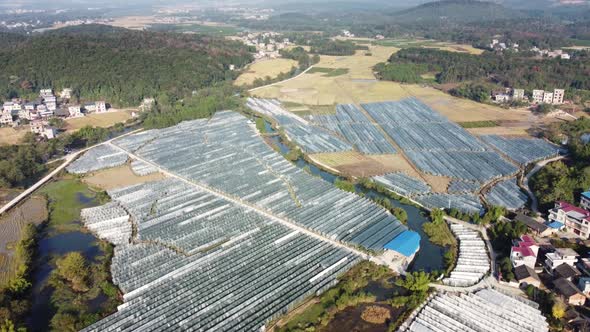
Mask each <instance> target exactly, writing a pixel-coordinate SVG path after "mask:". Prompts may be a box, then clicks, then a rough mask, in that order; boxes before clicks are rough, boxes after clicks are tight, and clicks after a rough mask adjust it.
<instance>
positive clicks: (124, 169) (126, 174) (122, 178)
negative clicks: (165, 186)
mask: <svg viewBox="0 0 590 332" xmlns="http://www.w3.org/2000/svg"><path fill="white" fill-rule="evenodd" d="M164 178H165V176H164V175H163V174H162V173H152V174H149V175H145V176H138V175H136V174H135V173H133V171H132V170H131V168H130V167H129V165H128V164H125V165H123V166H118V167H114V168H109V169H105V170H101V171H97V172H94V173H92V174H90V175H88V176H86V177H84V179H83V180H82V181H84V182H85V183H87V184H88V185H90V186H91V187H96V188H100V189H103V190H110V189H114V188H121V187H127V186H130V185H134V184H139V183H145V182H151V181H157V180H161V179H164Z"/></svg>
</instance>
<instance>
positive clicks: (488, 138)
mask: <svg viewBox="0 0 590 332" xmlns="http://www.w3.org/2000/svg"><path fill="white" fill-rule="evenodd" d="M480 139H481V140H482V141H484V142H485V143H487V144H489V145H490V146H492V147H494V148H496V149H497V150H498V151H501V152H502V153H503V154H505V155H507V156H508V157H509V158H510V159H512V160H514V161H516V162H517V163H519V164H520V165H527V164H530V163H532V162H535V161H538V160H542V159H547V158H550V157H554V156H557V155H558V154H559V152H560V148H559V146H557V145H554V144H551V143H549V142H547V141H545V140H542V139H539V138H506V137H502V136H498V135H484V136H480Z"/></svg>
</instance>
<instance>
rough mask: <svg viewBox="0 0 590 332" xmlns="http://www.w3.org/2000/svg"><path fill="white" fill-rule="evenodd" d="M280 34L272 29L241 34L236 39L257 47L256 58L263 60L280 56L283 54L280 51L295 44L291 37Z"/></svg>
mask: <svg viewBox="0 0 590 332" xmlns="http://www.w3.org/2000/svg"><path fill="white" fill-rule="evenodd" d="M280 36H281V34H280V33H277V32H272V31H269V32H250V33H244V34H241V35H240V36H238V37H236V38H235V39H236V40H240V41H242V42H243V43H244V44H246V45H247V46H251V47H255V48H256V53H255V54H254V58H255V59H256V60H261V59H276V58H280V57H281V54H280V52H279V51H280V50H282V49H284V48H287V47H289V46H292V45H293V43H291V42H290V41H289V38H280ZM279 39H280V40H279Z"/></svg>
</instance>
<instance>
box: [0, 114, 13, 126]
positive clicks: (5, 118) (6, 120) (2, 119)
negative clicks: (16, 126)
mask: <svg viewBox="0 0 590 332" xmlns="http://www.w3.org/2000/svg"><path fill="white" fill-rule="evenodd" d="M12 122H13V118H12V113H11V112H3V113H2V115H0V125H12Z"/></svg>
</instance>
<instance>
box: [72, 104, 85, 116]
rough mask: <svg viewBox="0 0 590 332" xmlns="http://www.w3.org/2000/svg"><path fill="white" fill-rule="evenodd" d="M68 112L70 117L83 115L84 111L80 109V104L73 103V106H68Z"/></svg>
mask: <svg viewBox="0 0 590 332" xmlns="http://www.w3.org/2000/svg"><path fill="white" fill-rule="evenodd" d="M68 112H69V114H70V116H71V117H81V116H84V113H82V110H81V109H80V106H78V105H75V106H69V107H68Z"/></svg>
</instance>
